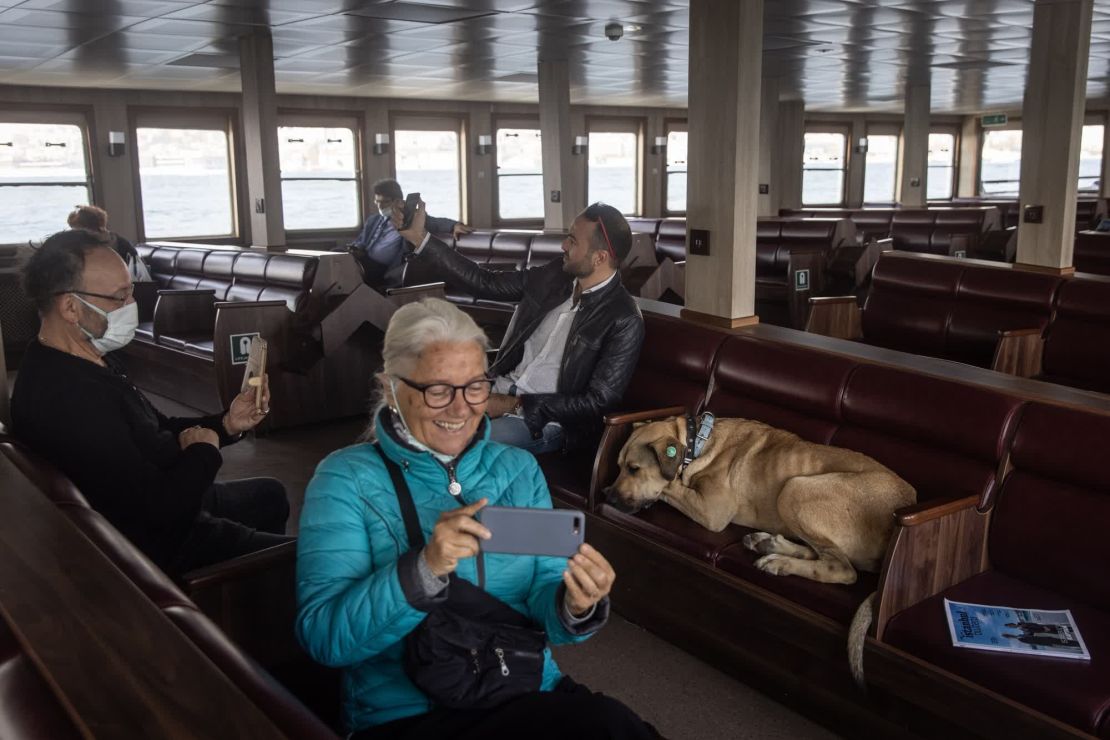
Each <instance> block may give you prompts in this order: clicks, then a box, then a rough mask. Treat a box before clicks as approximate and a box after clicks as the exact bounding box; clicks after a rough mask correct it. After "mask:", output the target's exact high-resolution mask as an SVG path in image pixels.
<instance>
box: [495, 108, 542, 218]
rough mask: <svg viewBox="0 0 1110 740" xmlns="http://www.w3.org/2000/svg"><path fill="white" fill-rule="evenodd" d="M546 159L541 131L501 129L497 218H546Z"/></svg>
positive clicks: (499, 133)
mask: <svg viewBox="0 0 1110 740" xmlns="http://www.w3.org/2000/svg"><path fill="white" fill-rule="evenodd" d="M543 215H544V213H543V155H542V152H541V149H540V130H539V129H534V128H499V129H497V216H498V218H501V219H542V218H543Z"/></svg>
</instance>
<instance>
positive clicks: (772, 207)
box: [758, 77, 781, 218]
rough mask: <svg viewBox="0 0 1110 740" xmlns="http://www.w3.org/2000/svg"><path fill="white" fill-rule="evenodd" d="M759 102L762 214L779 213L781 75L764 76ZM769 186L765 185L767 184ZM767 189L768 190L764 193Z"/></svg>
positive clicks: (766, 215)
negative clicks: (777, 145) (776, 144)
mask: <svg viewBox="0 0 1110 740" xmlns="http://www.w3.org/2000/svg"><path fill="white" fill-rule="evenodd" d="M762 86H763V87H762V100H761V101H760V103H759V188H758V192H759V198H758V201H759V217H760V218H768V217H770V216H777V215H779V209H778V199H779V188H780V187H781V183H779V176H778V175H779V169H780V167H779V162H778V159H779V156H778V155H779V150H778V147H776V146H775V143H776V142H775V140H776V139H777V138H778V125H779V78H778V77H764V78H763V80H762ZM764 186H766V187H764ZM764 190H766V191H767V192H766V193H765V192H763V191H764Z"/></svg>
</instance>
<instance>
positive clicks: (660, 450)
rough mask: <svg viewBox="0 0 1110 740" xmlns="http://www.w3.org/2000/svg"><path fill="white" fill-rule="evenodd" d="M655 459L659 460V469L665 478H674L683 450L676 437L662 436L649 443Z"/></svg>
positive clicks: (680, 462)
mask: <svg viewBox="0 0 1110 740" xmlns="http://www.w3.org/2000/svg"><path fill="white" fill-rule="evenodd" d="M651 449H652V451H653V452H654V453H655V459H656V460H658V461H659V470H660V471H661V472H662V473H663V477H664V478H666V479H667V480H674V479H675V477H677V476H678V466H679V465H681V464H682V455H683V453H684V452H685V450H684V449H683V447H682V445H681V444H680V443H679V441H678V438H677V437H664V438H662V439H657V440H655V441H654V442H652V443H651Z"/></svg>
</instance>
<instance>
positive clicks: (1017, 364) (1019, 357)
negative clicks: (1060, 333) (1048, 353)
mask: <svg viewBox="0 0 1110 740" xmlns="http://www.w3.org/2000/svg"><path fill="white" fill-rule="evenodd" d="M1042 333H1043V332H1042V330H1041V329H1037V328H1030V329H1007V330H1005V331H1000V332H998V343H997V344H996V345H995V348H994V358H993V359H992V361H991V369H992V370H994V371H995V372H1000V373H1006V374H1007V375H1016V376H1017V377H1019V378H1032V377H1036V376H1037V375H1040V374H1041V369H1042V360H1043V358H1044V337H1043V336H1042Z"/></svg>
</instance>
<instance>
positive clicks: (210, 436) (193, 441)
mask: <svg viewBox="0 0 1110 740" xmlns="http://www.w3.org/2000/svg"><path fill="white" fill-rule="evenodd" d="M177 443H178V444H179V445H181V449H183V450H184V449H185V448H186V447H189V446H190V445H198V444H205V445H212V446H213V447H215V448H216V449H217V450H218V449H220V435H218V434H216V433H215V432H214V431H212V430H211V429H209V428H208V427H189V428H188V429H186V430H184V431H182V432H181V434H179V435H177Z"/></svg>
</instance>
